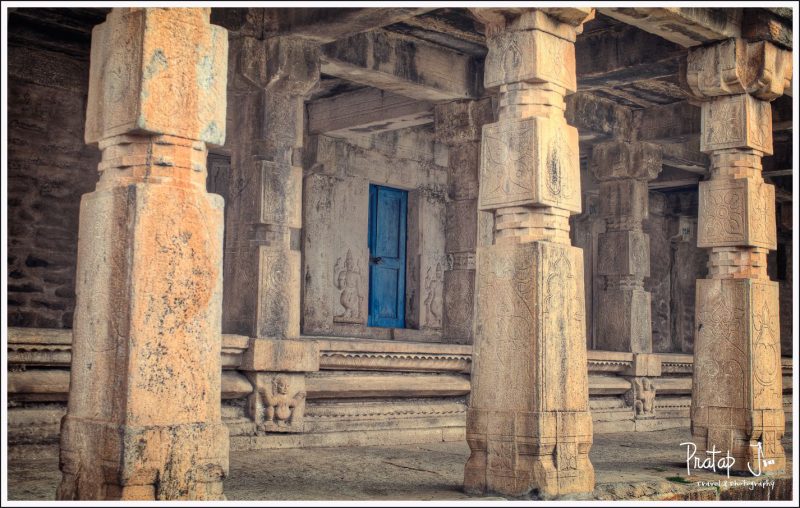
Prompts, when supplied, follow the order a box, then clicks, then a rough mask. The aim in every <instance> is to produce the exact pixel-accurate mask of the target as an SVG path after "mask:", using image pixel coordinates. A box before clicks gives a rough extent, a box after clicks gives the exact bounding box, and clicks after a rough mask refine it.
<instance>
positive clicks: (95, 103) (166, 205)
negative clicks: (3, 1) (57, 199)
mask: <svg viewBox="0 0 800 508" xmlns="http://www.w3.org/2000/svg"><path fill="white" fill-rule="evenodd" d="M209 15H210V9H156V8H153V9H143V8H115V9H114V10H112V11H111V13H110V14H109V15H108V18H107V20H106V21H105V23H102V24H100V25H98V26H96V27H95V28H94V31H93V33H92V53H91V70H90V76H89V100H88V107H87V113H86V142H87V143H97V144H98V145H99V147H100V149H101V150H102V160H101V162H100V164H99V167H98V170H99V172H100V181H99V182H98V184H97V189H96V190H95V191H94V192H92V193H90V194H86V195H85V196H83V199H82V201H81V212H80V233H79V240H78V267H77V277H76V281H77V287H76V293H77V302H76V309H75V323H74V328H73V342H72V367H71V369H72V370H71V379H70V394H69V405H68V409H67V414H66V416H65V417H64V419H63V420H62V423H61V459H60V467H61V471H62V472H63V477H62V481H61V485H60V486H59V488H58V492H57V498H58V499H62V500H64V499H66V500H69V499H84V500H86V499H95V500H98V499H99V500H108V499H141V500H152V499H224V495H223V493H222V479H223V478H224V476H225V475H226V474H227V471H228V429H227V427H225V425H223V424H222V422H221V419H220V395H221V394H220V377H221V365H220V348H221V342H220V333H221V330H220V314H221V299H222V227H223V224H222V220H223V202H222V198H220V197H219V196H217V195H214V194H207V193H206V190H205V188H206V155H207V149H206V144H207V143H210V144H215V145H222V144H223V142H224V139H225V103H226V98H225V88H226V86H225V85H226V68H227V51H228V41H227V32H226V31H225V30H224V29H222V28H219V27H216V26H212V25H210V24H209Z"/></svg>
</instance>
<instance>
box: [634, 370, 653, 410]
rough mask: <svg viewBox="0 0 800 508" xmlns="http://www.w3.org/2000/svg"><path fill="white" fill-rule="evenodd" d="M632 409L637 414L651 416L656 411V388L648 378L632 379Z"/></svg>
mask: <svg viewBox="0 0 800 508" xmlns="http://www.w3.org/2000/svg"><path fill="white" fill-rule="evenodd" d="M632 395H633V409H634V411H635V412H636V415H637V416H651V415H653V414H655V411H656V389H655V386H653V381H652V380H651V379H650V378H647V377H645V378H636V379H634V380H633V394H632Z"/></svg>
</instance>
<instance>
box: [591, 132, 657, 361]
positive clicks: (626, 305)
mask: <svg viewBox="0 0 800 508" xmlns="http://www.w3.org/2000/svg"><path fill="white" fill-rule="evenodd" d="M592 172H593V173H594V175H595V177H597V179H598V180H600V214H601V216H602V217H603V218H604V219H605V221H606V232H605V233H602V234H601V235H600V236H599V237H598V248H597V257H598V260H597V273H598V275H600V277H602V280H603V283H602V284H601V291H600V294H599V295H598V297H597V312H596V313H595V317H596V319H597V326H596V332H597V336H596V337H595V346H596V347H597V349H605V350H609V351H626V352H630V353H650V352H652V350H653V341H652V334H651V327H650V293H649V292H648V291H645V290H644V279H645V277H649V276H650V237H649V236H648V235H647V233H645V232H644V231H643V229H642V221H643V220H644V219H646V218H647V214H648V206H649V203H648V188H647V182H648V180H652V179H653V178H655V177H656V176H658V173H660V172H661V148H660V147H659V146H658V145H656V144H653V143H643V142H626V141H611V142H608V143H600V144H598V145H595V147H594V149H593V151H592Z"/></svg>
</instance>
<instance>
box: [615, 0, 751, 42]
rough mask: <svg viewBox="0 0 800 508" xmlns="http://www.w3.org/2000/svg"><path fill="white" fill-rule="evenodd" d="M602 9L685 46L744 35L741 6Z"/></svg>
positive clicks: (616, 17) (620, 19)
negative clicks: (726, 7)
mask: <svg viewBox="0 0 800 508" xmlns="http://www.w3.org/2000/svg"><path fill="white" fill-rule="evenodd" d="M600 12H602V13H603V14H605V15H606V16H610V17H612V18H614V19H617V20H619V21H622V22H623V23H627V24H630V25H634V26H637V27H639V28H641V29H642V30H644V31H646V32H650V33H653V34H656V35H659V36H661V37H664V38H665V39H667V40H669V41H672V42H674V43H676V44H680V45H681V46H684V47H691V46H697V45H702V44H707V43H709V42H714V41H719V40H723V39H727V38H729V37H738V36H739V35H740V34H741V25H742V10H741V9H723V8H711V9H706V8H684V7H660V8H652V7H613V8H602V9H600Z"/></svg>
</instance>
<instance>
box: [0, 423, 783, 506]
mask: <svg viewBox="0 0 800 508" xmlns="http://www.w3.org/2000/svg"><path fill="white" fill-rule="evenodd" d="M688 440H690V435H689V433H688V430H687V429H673V430H663V431H658V432H639V433H634V434H631V433H620V434H601V435H597V436H595V438H594V446H593V447H592V450H591V455H590V457H591V460H592V463H593V464H594V466H595V470H596V482H597V487H596V489H595V491H594V493H593V495H592V496H591V497H593V498H595V499H606V500H609V499H704V500H706V499H708V500H713V499H776V498H777V499H788V498H790V496H791V477H790V476H789V475H781V476H778V477H776V478H769V479H767V480H766V482H764V483H768V482H770V481H774V484H773V486H772V487H767V486H765V485H763V484H762V485H758V484H757V483H758V482H760V481H761V480H764V478H763V477H762V478H753V477H735V476H731V478H730V480H729V481H730V482H739V483H742V482H750V483H749V484H748V485H746V486H744V487H741V486H730V485H729V486H726V485H725V484H724V482H725V480H728V479H727V478H726V477H725V475H724V474H723V475H716V474H705V473H704V474H695V472H693V473H692V476H691V477H688V478H687V475H686V448H685V447H681V446H679V445H680V443H682V442H684V441H688ZM784 447H785V449H786V454H787V456H791V454H792V439H791V434H787V436H786V437H785V438H784ZM468 455H469V450H468V448H467V445H466V443H463V442H456V443H434V444H421V445H403V446H370V447H360V448H306V449H283V450H259V451H252V452H236V453H232V454H231V458H230V460H231V471H230V476H229V477H228V479H227V480H226V481H225V492H226V494H227V496H228V499H229V500H458V499H469V497H468V496H466V495H465V494H464V493H463V492H462V491H461V482H462V479H463V477H462V475H463V466H464V461H465V460H466V458H467V456H468ZM788 470H791V466H790V467H789V468H788ZM8 473H9V476H8V496H9V499H10V500H48V499H52V498H53V497H52V496H53V493H54V492H55V489H56V485H57V484H58V481H59V479H60V474H59V471H58V459H57V456H56V453H55V452H54V449H53V448H49V449H43V448H41V449H37V450H34V449H32V448H29V449H25V450H22V449H19V448H18V449H15V450H12V452H11V453H10V455H9V458H8ZM700 479H702V480H707V481H720V480H721V481H722V482H723V483H722V484H721V485H720V487H719V488H717V487H715V486H698V485H697V484H696V483H695V482H696V481H697V480H700ZM751 486H752V487H751ZM786 496H789V497H786Z"/></svg>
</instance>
